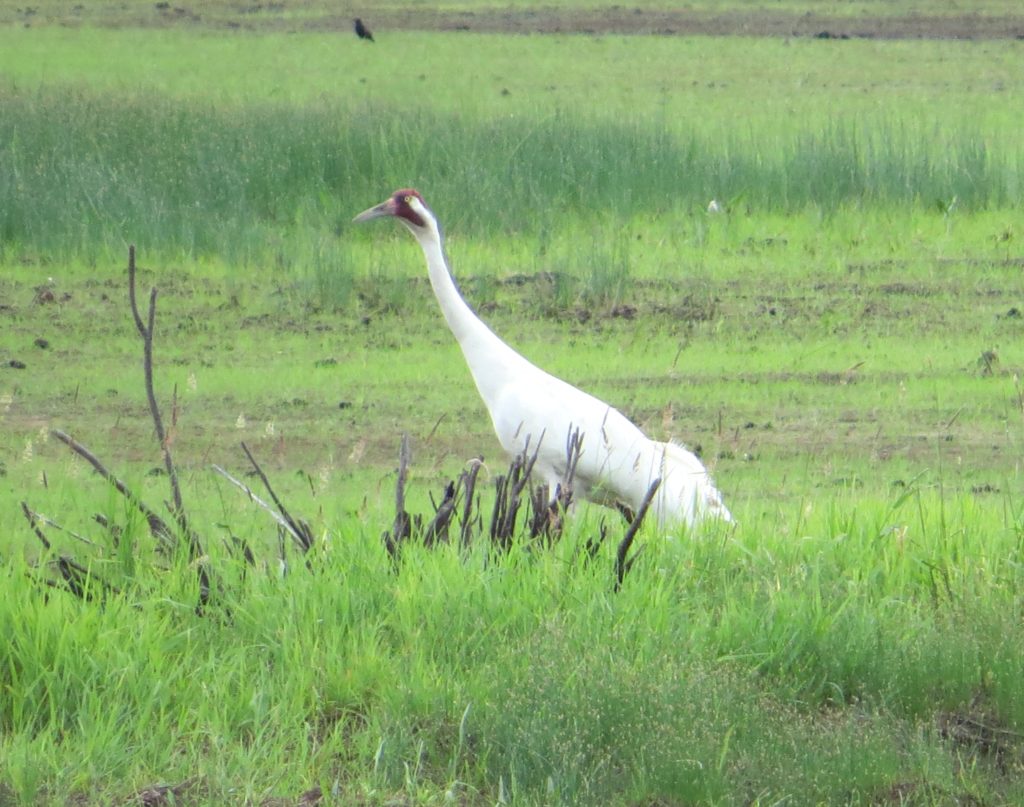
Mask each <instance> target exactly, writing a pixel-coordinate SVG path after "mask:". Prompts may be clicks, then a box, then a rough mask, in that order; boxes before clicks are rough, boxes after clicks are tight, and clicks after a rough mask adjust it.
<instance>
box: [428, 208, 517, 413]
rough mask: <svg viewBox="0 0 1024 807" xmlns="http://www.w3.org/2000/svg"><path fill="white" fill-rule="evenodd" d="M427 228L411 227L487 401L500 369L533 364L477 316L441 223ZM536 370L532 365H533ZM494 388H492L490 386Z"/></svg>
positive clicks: (448, 319)
mask: <svg viewBox="0 0 1024 807" xmlns="http://www.w3.org/2000/svg"><path fill="white" fill-rule="evenodd" d="M426 222H427V227H425V228H417V227H410V228H409V229H410V230H412V233H413V235H415V236H416V240H417V241H418V242H419V244H420V247H422V249H423V254H424V256H425V257H426V259H427V272H428V273H429V275H430V285H431V287H432V288H433V289H434V295H435V296H436V297H437V302H438V303H439V304H440V306H441V312H442V313H443V314H444V318H445V321H446V322H447V323H448V327H449V328H450V329H451V332H452V334H454V336H455V339H456V341H457V342H458V343H459V347H461V348H462V353H463V355H464V356H465V357H466V363H467V364H468V365H469V369H470V372H471V373H472V374H473V378H474V380H475V381H476V383H477V387H478V388H479V389H480V392H481V394H482V395H483V397H484V399H485V400H486V399H487V398H488V397H489V395H488V393H489V391H490V390H485V389H484V385H483V384H482V379H483V378H484V377H485V376H488V375H491V374H493V373H494V371H495V370H496V369H497V368H498V367H499V366H506V367H507V366H508V365H509V364H510V363H511V364H515V365H521V364H529V363H528V362H527V361H526V359H524V358H523V357H522V356H520V355H519V354H518V353H516V351H514V350H513V349H512V348H510V347H509V346H508V345H506V344H505V343H504V342H502V341H501V339H499V338H498V337H497V336H496V335H495V333H494V332H493V331H492V330H491V329H490V328H488V327H487V326H486V325H485V324H484V323H483V321H482V320H481V319H480V318H479V317H478V316H477V315H476V314H474V313H473V310H472V309H471V308H470V307H469V305H468V304H467V303H466V301H465V300H464V299H463V297H462V295H461V294H460V293H459V290H458V288H456V286H455V281H454V280H453V279H452V275H451V271H450V270H449V269H448V262H447V261H446V260H445V257H444V250H443V248H442V246H441V233H440V230H439V229H438V227H437V223H436V222H435V221H434V220H433V219H432V218H428V219H426ZM530 366H532V365H530ZM488 386H490V385H488Z"/></svg>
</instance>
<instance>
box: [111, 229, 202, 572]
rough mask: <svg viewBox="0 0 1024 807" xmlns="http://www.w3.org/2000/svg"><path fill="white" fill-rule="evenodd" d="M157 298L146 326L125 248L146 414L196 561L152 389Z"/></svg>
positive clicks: (152, 294) (195, 542)
mask: <svg viewBox="0 0 1024 807" xmlns="http://www.w3.org/2000/svg"><path fill="white" fill-rule="evenodd" d="M156 297H157V290H156V286H154V287H153V288H151V289H150V290H149V312H148V317H147V322H146V324H143V322H142V316H141V314H140V313H139V306H138V301H137V299H136V293H135V245H134V244H132V245H131V246H129V247H128V302H129V304H130V305H131V309H132V317H133V318H134V320H135V328H136V330H138V332H139V336H141V337H142V363H143V371H144V374H145V381H146V398H147V400H148V401H149V413H150V415H151V416H152V418H153V426H154V428H155V429H156V438H157V440H158V441H159V442H160V450H161V451H162V452H163V455H164V467H165V468H166V469H167V478H168V480H169V481H170V485H171V496H172V497H173V499H174V508H173V509H174V516H175V519H176V520H177V521H178V524H179V526H180V527H181V529H182V532H183V533H185V535H186V536H187V537H188V539H189V545H190V548H191V550H192V555H193V557H196V556H198V555H201V554H202V547H201V546H200V545H199V539H198V537H197V536H196V535H195V534H194V533H193V532H192V531H191V530H190V529H189V527H188V520H187V519H186V517H185V507H184V504H183V503H182V499H181V485H180V484H179V483H178V472H177V470H176V469H175V467H174V460H173V459H172V458H171V448H170V444H169V442H168V439H167V432H166V431H165V430H164V421H163V416H162V415H161V414H160V406H159V404H157V400H156V390H155V388H154V386H153V330H154V327H155V323H156Z"/></svg>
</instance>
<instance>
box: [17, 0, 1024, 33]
mask: <svg viewBox="0 0 1024 807" xmlns="http://www.w3.org/2000/svg"><path fill="white" fill-rule="evenodd" d="M352 8H353V6H351V5H347V6H343V7H341V8H339V7H336V6H332V5H328V4H324V5H320V4H319V3H316V2H314V3H305V2H300V0H284V1H283V2H281V1H279V2H249V3H246V2H240V3H236V2H212V3H199V2H189V0H184V1H183V0H177V2H175V1H174V0H171V2H167V0H161V2H154V3H152V4H149V3H146V4H131V5H129V4H124V3H121V4H117V3H109V2H99V3H89V2H88V0H86V1H85V2H82V3H76V4H71V3H65V2H53V0H43V2H39V3H37V4H35V5H32V6H21V5H18V6H17V7H14V6H13V5H9V4H8V3H7V2H4V1H3V0H0V23H2V24H10V23H14V24H21V25H24V26H28V27H31V26H34V25H47V24H49V25H65V26H76V25H83V24H84V25H103V26H111V27H121V26H128V27H131V26H142V27H176V26H182V27H197V26H198V27H209V28H215V29H216V28H227V29H244V30H255V31H296V30H304V31H315V30H324V31H331V30H338V31H342V30H344V31H350V30H351V27H352V18H353V17H354V16H355V13H354V12H353V11H352ZM359 13H362V15H363V19H364V20H365V22H366V23H367V25H368V26H369V27H370V28H371V29H372V30H374V31H375V32H377V35H378V38H380V35H381V34H386V32H388V31H400V30H414V31H474V32H477V33H483V32H486V33H512V34H590V35H602V34H630V35H651V36H774V37H817V38H821V39H851V38H874V39H978V40H981V39H1021V40H1024V7H1022V8H1021V11H1020V13H1017V14H1003V15H994V14H977V13H959V14H955V13H950V14H906V15H895V14H888V15H867V14H865V15H858V16H854V15H850V16H834V15H829V14H819V13H815V12H811V11H807V12H800V11H773V10H767V9H764V8H749V9H745V8H744V9H736V8H732V9H727V10H724V11H720V12H719V11H707V10H694V9H685V8H680V9H648V8H641V7H632V6H611V7H607V8H592V9H591V8H576V9H574V8H554V7H552V8H527V9H515V8H510V7H509V6H508V5H505V6H500V5H498V4H495V7H493V8H479V9H476V10H438V9H436V8H428V7H422V8H387V7H378V8H376V9H374V8H373V7H372V5H369V4H368V5H367V8H366V11H365V12H359Z"/></svg>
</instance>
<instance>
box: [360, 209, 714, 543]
mask: <svg viewBox="0 0 1024 807" xmlns="http://www.w3.org/2000/svg"><path fill="white" fill-rule="evenodd" d="M381 216H393V217H395V218H397V219H398V220H399V221H401V222H402V223H403V224H404V225H405V226H406V227H408V229H409V230H410V231H411V232H412V234H413V235H414V236H415V237H416V240H417V241H418V242H419V245H420V247H422V249H423V254H424V256H425V257H426V259H427V271H428V273H429V275H430V285H431V287H432V288H433V289H434V294H435V295H436V296H437V301H438V303H439V304H440V306H441V311H442V313H443V314H444V318H445V320H446V321H447V323H448V327H449V328H450V329H451V331H452V333H453V334H454V336H455V339H456V341H458V343H459V347H461V348H462V353H463V355H464V356H465V358H466V364H468V365H469V371H470V373H471V374H472V375H473V381H474V382H476V388H477V390H478V391H479V392H480V397H481V398H483V400H484V404H485V405H486V406H487V410H488V412H490V415H491V421H492V422H493V424H494V431H495V432H496V433H497V435H498V440H499V441H500V442H501V445H502V448H504V449H505V451H506V452H508V454H509V455H510V456H514V455H516V454H518V453H519V452H521V451H523V449H524V447H525V446H526V442H527V439H529V440H530V449H531V450H532V449H533V448H535V447H536V446H537V441H538V440H540V441H541V443H540V451H539V454H538V456H537V463H536V465H535V466H534V474H536V475H538V476H539V478H540V480H541V481H543V482H546V483H547V484H548V486H549V489H550V490H551V491H552V492H553V491H554V490H555V489H556V486H557V485H558V484H559V482H561V480H562V477H563V474H564V473H565V465H566V440H567V437H568V435H569V434H570V433H571V432H572V430H574V429H578V430H579V432H580V434H581V437H582V452H581V454H580V459H579V463H578V464H577V466H576V475H575V477H574V481H573V484H574V493H575V495H576V496H577V497H582V498H586V499H589V500H591V501H594V502H598V503H599V504H605V505H609V506H615V505H617V504H620V503H621V504H625V505H627V506H628V507H630V508H631V509H633V510H634V511H636V510H637V509H639V507H640V505H641V503H642V502H643V499H644V496H645V495H646V493H647V490H648V488H649V487H650V484H651V482H652V481H653V480H654V479H657V478H658V477H660V478H661V480H662V483H661V487H660V488H659V489H658V493H657V495H656V496H655V499H654V501H653V502H652V504H651V510H650V512H651V513H652V514H653V515H654V516H655V517H656V519H657V521H658V523H659V524H660V525H671V524H673V523H686V524H693V523H695V522H696V521H698V520H700V519H702V518H707V517H713V518H719V519H723V520H725V521H732V516H731V515H730V513H729V510H728V509H727V508H726V506H725V503H724V502H723V501H722V495H721V493H719V491H718V490H717V489H716V488H715V486H714V483H713V482H712V481H711V478H710V476H709V475H708V472H707V469H706V468H705V467H704V465H703V464H702V463H701V461H700V460H699V459H697V457H696V456H694V455H693V454H692V453H690V452H689V451H687V450H686V449H685V448H683V447H682V446H680V445H677V444H675V443H663V442H657V441H654V440H651V439H649V438H648V437H646V436H645V435H644V433H643V432H642V431H640V429H639V428H637V426H636V425H634V424H633V423H632V422H631V421H630V420H629V419H628V418H626V417H625V415H623V414H622V413H621V412H619V411H618V410H617V409H615V408H614V407H612V406H609V405H608V404H606V403H604V402H603V401H600V400H598V399H597V398H595V397H594V396H593V395H590V394H588V393H586V392H583V391H582V390H579V389H576V387H574V386H572V385H571V384H567V383H566V382H564V381H562V380H561V379H558V378H555V377H554V376H553V375H551V374H550V373H546V372H544V371H543V370H541V369H540V368H539V367H536V366H534V365H533V364H531V363H530V362H529V361H527V360H526V359H525V358H523V356H521V355H520V354H519V353H517V352H516V351H515V350H513V349H512V348H511V347H509V346H508V345H506V344H505V343H504V342H502V341H501V339H499V338H498V337H497V336H496V335H495V334H494V332H493V331H492V330H491V329H490V328H488V327H487V326H486V325H485V324H484V323H483V322H482V321H481V320H480V319H479V318H478V317H477V316H476V314H474V313H473V311H472V310H471V309H470V307H469V306H468V305H467V303H466V301H465V300H464V299H463V298H462V295H461V294H459V290H458V289H457V288H456V286H455V282H454V280H453V279H452V275H451V271H450V270H449V268H448V264H447V261H446V260H445V257H444V250H443V248H442V242H441V231H440V228H439V227H438V224H437V219H436V218H435V217H434V215H433V213H431V212H430V210H429V209H428V208H427V206H426V204H424V202H423V197H422V196H420V194H419V193H418V192H417V191H414V190H411V189H403V190H398V191H395V193H394V194H392V196H391V197H390V198H389V199H388V200H387V201H385V202H382V203H381V204H379V205H377V206H376V207H372V208H370V209H369V210H366V211H364V212H363V213H360V214H359V215H358V216H356V218H355V221H368V220H370V219H374V218H378V217H381ZM542 435H543V439H541V438H542Z"/></svg>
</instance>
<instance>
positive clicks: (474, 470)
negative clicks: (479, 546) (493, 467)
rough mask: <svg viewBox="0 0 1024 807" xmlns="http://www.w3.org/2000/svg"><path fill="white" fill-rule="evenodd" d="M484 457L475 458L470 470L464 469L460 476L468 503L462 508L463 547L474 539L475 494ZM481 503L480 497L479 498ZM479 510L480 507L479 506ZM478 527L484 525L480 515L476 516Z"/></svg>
mask: <svg viewBox="0 0 1024 807" xmlns="http://www.w3.org/2000/svg"><path fill="white" fill-rule="evenodd" d="M483 464H484V463H483V457H480V458H478V459H476V460H474V461H473V462H472V463H471V465H470V467H469V470H468V471H463V472H462V475H461V476H460V477H459V482H460V483H461V484H462V487H463V489H464V490H465V492H466V503H465V506H464V507H463V509H462V536H461V540H462V546H463V548H465V547H468V546H469V544H470V543H471V542H472V540H473V522H474V516H473V496H474V495H475V494H476V478H477V476H478V475H479V473H480V469H481V468H482V467H483ZM477 504H478V505H479V499H478V500H477ZM477 509H478V510H479V507H478V508H477ZM476 522H477V528H478V529H480V528H481V527H482V526H483V522H482V521H481V519H480V517H479V516H476Z"/></svg>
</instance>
